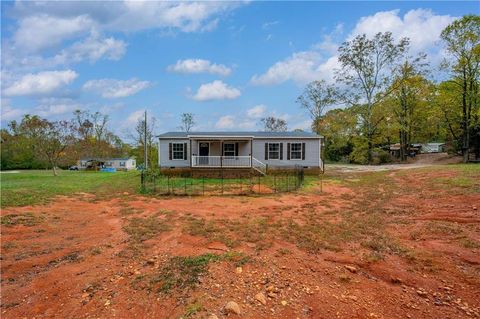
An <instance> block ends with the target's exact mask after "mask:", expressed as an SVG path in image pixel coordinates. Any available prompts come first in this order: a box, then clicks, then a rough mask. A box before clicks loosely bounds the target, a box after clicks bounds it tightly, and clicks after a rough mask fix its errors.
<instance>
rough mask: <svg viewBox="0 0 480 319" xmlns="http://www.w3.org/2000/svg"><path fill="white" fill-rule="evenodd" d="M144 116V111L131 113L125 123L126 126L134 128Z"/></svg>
mask: <svg viewBox="0 0 480 319" xmlns="http://www.w3.org/2000/svg"><path fill="white" fill-rule="evenodd" d="M144 114H145V111H144V110H138V111H135V112H132V113H130V115H128V117H127V119H126V120H125V122H124V126H126V127H134V126H135V125H136V124H137V123H138V120H139V119H141V118H142V116H144Z"/></svg>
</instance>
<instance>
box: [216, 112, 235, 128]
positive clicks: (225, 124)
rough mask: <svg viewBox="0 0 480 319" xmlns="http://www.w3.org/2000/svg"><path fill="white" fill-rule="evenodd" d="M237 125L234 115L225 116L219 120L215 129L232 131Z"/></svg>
mask: <svg viewBox="0 0 480 319" xmlns="http://www.w3.org/2000/svg"><path fill="white" fill-rule="evenodd" d="M234 125H235V118H234V117H233V116H232V115H225V116H222V117H220V118H219V119H218V121H217V123H216V124H215V128H218V129H231V128H233V127H234Z"/></svg>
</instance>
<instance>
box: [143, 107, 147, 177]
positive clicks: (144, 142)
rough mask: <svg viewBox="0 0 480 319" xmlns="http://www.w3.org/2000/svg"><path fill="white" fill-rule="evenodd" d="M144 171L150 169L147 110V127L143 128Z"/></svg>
mask: <svg viewBox="0 0 480 319" xmlns="http://www.w3.org/2000/svg"><path fill="white" fill-rule="evenodd" d="M143 153H144V154H143V156H144V157H143V158H144V163H143V169H144V170H146V169H147V168H148V159H147V110H145V125H144V127H143Z"/></svg>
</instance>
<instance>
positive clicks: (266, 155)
mask: <svg viewBox="0 0 480 319" xmlns="http://www.w3.org/2000/svg"><path fill="white" fill-rule="evenodd" d="M265 160H266V161H268V143H265Z"/></svg>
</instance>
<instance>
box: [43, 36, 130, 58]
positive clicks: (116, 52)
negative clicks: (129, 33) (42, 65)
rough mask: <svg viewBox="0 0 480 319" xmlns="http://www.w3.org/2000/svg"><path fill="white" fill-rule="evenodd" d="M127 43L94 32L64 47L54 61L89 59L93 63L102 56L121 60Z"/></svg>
mask: <svg viewBox="0 0 480 319" xmlns="http://www.w3.org/2000/svg"><path fill="white" fill-rule="evenodd" d="M126 46H127V45H126V43H125V42H123V41H122V40H117V39H115V38H113V37H109V38H104V37H102V36H101V35H100V34H99V33H98V32H92V33H91V34H90V36H89V37H88V38H86V39H84V40H83V41H78V42H76V43H74V44H73V45H72V46H71V47H68V48H66V49H63V50H62V51H61V52H60V53H59V54H57V55H56V56H55V57H54V58H53V61H54V63H55V64H68V63H74V62H75V63H76V62H81V61H83V60H89V61H90V62H91V63H93V62H96V61H97V60H100V59H102V58H105V59H107V60H119V59H120V58H121V57H122V56H123V55H124V54H125V50H126Z"/></svg>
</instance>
